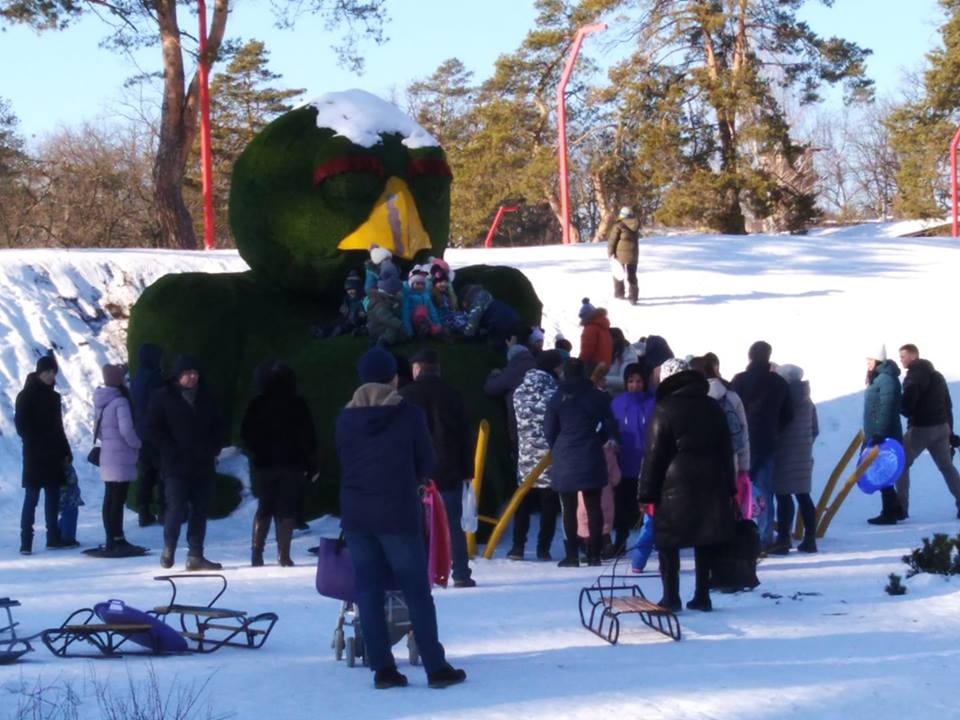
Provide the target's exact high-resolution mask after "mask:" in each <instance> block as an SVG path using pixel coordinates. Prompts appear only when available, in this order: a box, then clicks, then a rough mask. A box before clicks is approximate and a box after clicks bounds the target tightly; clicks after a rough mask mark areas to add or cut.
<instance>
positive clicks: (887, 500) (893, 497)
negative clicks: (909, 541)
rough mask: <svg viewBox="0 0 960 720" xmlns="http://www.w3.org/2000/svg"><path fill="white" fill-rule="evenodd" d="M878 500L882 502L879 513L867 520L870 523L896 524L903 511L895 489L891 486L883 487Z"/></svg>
mask: <svg viewBox="0 0 960 720" xmlns="http://www.w3.org/2000/svg"><path fill="white" fill-rule="evenodd" d="M880 500H881V502H882V503H883V504H882V505H881V508H880V514H879V515H877V516H876V517H872V518H870V519H869V520H867V522H868V523H870V524H871V525H896V524H897V521H898V520H900V515H901V514H904V513H903V508H902V507H901V505H900V499H899V498H898V497H897V491H896V490H895V489H894V488H892V487H885V488H883V489H882V490H881V491H880Z"/></svg>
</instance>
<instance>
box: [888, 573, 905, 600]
mask: <svg viewBox="0 0 960 720" xmlns="http://www.w3.org/2000/svg"><path fill="white" fill-rule="evenodd" d="M888 579H889V580H890V582H888V583H887V586H886V587H885V588H883V589H884V590H886V592H887V595H906V594H907V586H906V585H904V584H903V582H901V581H902V578H901V577H900V576H899V575H897V574H896V573H890V575H889V576H888Z"/></svg>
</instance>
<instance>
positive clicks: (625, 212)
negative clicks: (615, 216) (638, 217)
mask: <svg viewBox="0 0 960 720" xmlns="http://www.w3.org/2000/svg"><path fill="white" fill-rule="evenodd" d="M628 217H633V209H632V208H629V207H627V206H626V205H624V206H623V207H622V208H620V219H623V218H628Z"/></svg>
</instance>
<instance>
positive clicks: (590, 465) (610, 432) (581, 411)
mask: <svg viewBox="0 0 960 720" xmlns="http://www.w3.org/2000/svg"><path fill="white" fill-rule="evenodd" d="M543 432H544V436H545V437H546V439H547V444H548V445H549V446H550V450H551V452H552V453H553V461H552V463H551V468H550V485H551V487H552V488H553V489H554V490H555V491H556V492H557V493H558V494H559V495H560V506H561V508H562V513H563V533H564V538H565V539H564V546H565V549H566V557H565V558H564V559H563V560H561V561H560V562H559V563H558V565H559V566H560V567H578V566H579V565H580V561H579V556H578V554H577V493H578V492H582V493H583V503H584V505H585V506H586V509H587V523H588V528H589V540H588V544H587V563H588V564H589V565H599V564H600V545H601V536H602V533H603V511H602V509H601V507H600V493H601V491H602V490H603V488H604V486H605V485H606V484H607V480H608V478H607V461H606V457H605V456H604V452H603V446H604V444H606V443H608V442H616V440H617V437H618V434H619V431H618V428H617V421H616V420H615V419H614V417H613V412H612V411H611V409H610V396H609V395H607V393H605V392H603V391H601V390H597V388H596V387H594V385H593V383H592V382H591V381H590V378H588V377H587V376H586V370H585V367H584V364H583V362H582V361H580V360H577V359H571V360H570V361H569V362H568V363H567V365H566V367H565V368H564V371H563V380H562V381H561V382H560V387H559V389H558V390H557V392H556V393H554V395H553V397H552V398H550V402H548V403H547V411H546V414H545V415H544V419H543Z"/></svg>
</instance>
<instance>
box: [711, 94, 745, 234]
mask: <svg viewBox="0 0 960 720" xmlns="http://www.w3.org/2000/svg"><path fill="white" fill-rule="evenodd" d="M735 122H736V120H735V118H734V117H732V116H731V115H730V114H728V113H726V112H724V111H723V110H719V109H718V110H717V125H718V128H719V131H720V132H719V134H720V172H721V174H722V178H723V184H722V187H721V207H720V212H719V214H718V222H717V230H719V231H720V232H722V233H726V234H728V235H746V234H747V221H746V219H745V218H744V217H743V209H742V208H741V206H740V173H739V168H738V167H737V146H736V137H735V132H736V125H735Z"/></svg>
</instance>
